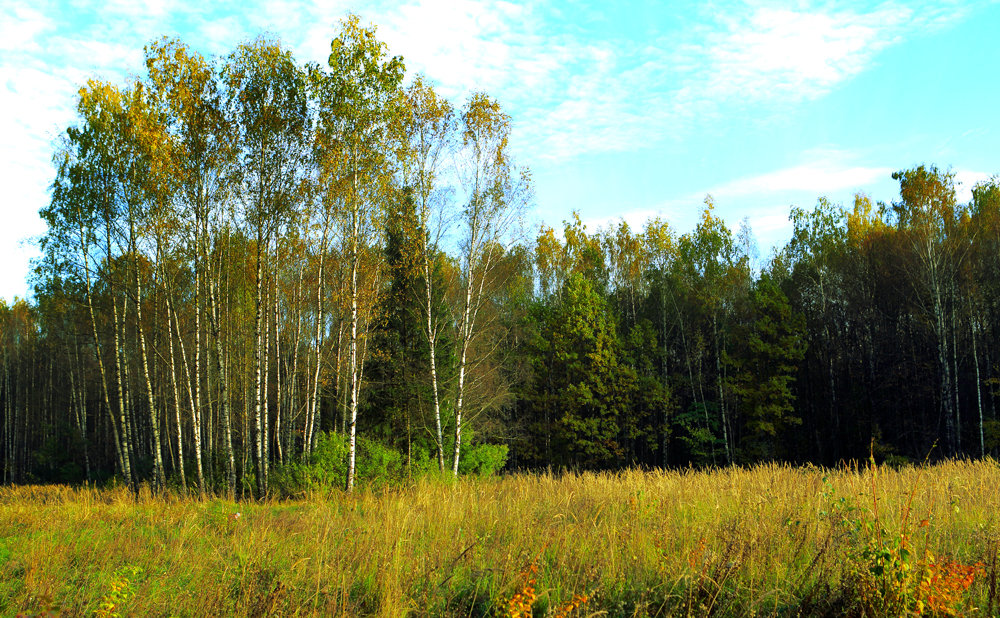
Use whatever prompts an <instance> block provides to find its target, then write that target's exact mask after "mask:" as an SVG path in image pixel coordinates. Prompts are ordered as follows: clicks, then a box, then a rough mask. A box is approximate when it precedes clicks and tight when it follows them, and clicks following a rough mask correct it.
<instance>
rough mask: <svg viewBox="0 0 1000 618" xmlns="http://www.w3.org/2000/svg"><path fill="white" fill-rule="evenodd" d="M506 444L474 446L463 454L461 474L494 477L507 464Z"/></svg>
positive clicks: (459, 464)
mask: <svg viewBox="0 0 1000 618" xmlns="http://www.w3.org/2000/svg"><path fill="white" fill-rule="evenodd" d="M508 450H509V449H508V448H507V445H506V444H474V445H472V446H471V447H469V448H466V449H465V450H464V451H463V452H462V459H461V460H460V461H459V463H458V472H459V474H474V475H476V476H483V477H485V476H493V475H494V474H496V473H497V472H499V471H500V470H502V469H503V467H504V466H505V465H506V464H507V452H508Z"/></svg>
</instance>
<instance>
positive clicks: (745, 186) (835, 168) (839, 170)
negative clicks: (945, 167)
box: [709, 160, 893, 199]
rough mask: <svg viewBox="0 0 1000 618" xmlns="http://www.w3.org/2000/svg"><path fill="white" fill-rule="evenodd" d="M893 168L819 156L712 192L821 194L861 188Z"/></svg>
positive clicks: (725, 195)
mask: <svg viewBox="0 0 1000 618" xmlns="http://www.w3.org/2000/svg"><path fill="white" fill-rule="evenodd" d="M892 172H893V170H892V168H888V167H869V166H862V165H850V164H845V163H843V162H840V161H836V160H817V161H810V162H807V163H803V164H801V165H796V166H793V167H788V168H785V169H780V170H775V171H773V172H768V173H766V174H761V175H758V176H751V177H746V178H739V179H736V180H732V181H729V182H726V183H724V184H722V185H719V186H717V187H715V188H714V189H712V190H710V191H709V193H711V194H712V196H714V197H715V198H716V199H721V198H739V197H745V196H753V195H762V194H769V193H770V194H773V193H788V192H809V193H813V194H815V195H817V196H818V195H823V194H825V193H831V192H835V191H843V190H845V189H846V190H853V189H858V188H861V187H864V186H867V185H870V184H871V183H873V182H875V181H878V180H883V179H885V177H886V176H888V175H890V174H892Z"/></svg>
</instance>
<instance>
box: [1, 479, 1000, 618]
mask: <svg viewBox="0 0 1000 618" xmlns="http://www.w3.org/2000/svg"><path fill="white" fill-rule="evenodd" d="M998 485H1000V466H998V465H997V463H996V462H994V461H991V460H987V461H977V462H970V461H964V462H950V463H943V464H939V465H935V466H931V467H928V468H925V469H923V470H922V471H921V470H920V469H917V468H903V469H898V470H897V469H889V468H878V469H874V470H872V469H842V470H835V471H831V470H824V469H819V468H795V467H789V466H781V465H761V466H756V467H753V468H749V469H742V468H730V469H723V470H711V471H696V470H688V471H679V472H677V471H671V472H663V471H628V472H623V473H620V474H567V475H562V476H553V475H515V476H508V477H503V478H499V479H493V480H479V479H467V480H462V481H460V482H458V483H457V484H448V483H443V482H438V481H435V480H433V479H424V480H417V481H414V482H413V483H412V484H411V485H409V486H406V487H399V488H395V489H392V490H389V491H384V492H381V493H378V494H375V493H366V492H363V491H362V492H359V493H357V494H355V495H346V494H345V495H340V496H335V497H334V498H332V499H319V498H316V499H307V500H302V501H295V502H271V503H264V504H257V503H234V502H231V501H227V500H220V499H213V500H209V501H205V502H199V501H193V500H186V499H180V498H178V497H177V496H172V495H167V496H159V497H154V496H151V495H150V494H149V493H148V492H145V493H142V494H141V495H140V496H138V498H133V497H132V496H130V495H129V494H128V493H127V492H126V491H125V490H97V489H85V488H84V489H79V488H77V489H74V488H66V487H16V488H9V487H8V488H2V489H0V608H2V609H3V611H2V613H3V614H4V615H9V614H12V613H17V612H19V611H20V612H26V613H28V612H42V611H45V610H52V611H59V612H62V613H63V615H82V614H93V613H94V612H104V613H103V614H102V615H115V614H119V615H145V616H156V615H178V616H186V615H187V616H190V615H238V616H243V615H254V616H264V615H312V614H317V615H324V616H325V615H370V614H377V615H385V616H402V615H435V616H437V615H455V616H466V615H474V616H483V615H490V616H492V615H507V614H509V613H518V612H521V614H522V615H523V614H524V613H525V612H527V611H529V610H530V611H531V612H533V614H534V615H536V616H544V615H579V616H590V615H595V614H596V615H612V616H632V615H659V616H674V615H681V616H683V615H690V616H701V615H708V614H712V615H720V616H729V615H731V616H751V615H755V616H770V615H775V616H786V615H815V616H823V615H831V616H833V615H852V614H853V615H859V616H860V615H878V612H879V611H887V610H880V609H879V608H880V607H890V605H886V604H885V603H887V601H884V599H883V598H882V597H877V595H876V596H872V595H874V594H875V593H874V592H872V590H874V588H872V586H874V585H878V584H880V580H879V579H878V578H879V577H881V575H879V573H880V572H882V571H883V570H884V569H882V566H880V565H882V563H881V562H878V563H877V564H876V559H875V558H872V557H871V555H874V554H875V553H878V551H881V550H880V549H879V548H881V547H883V546H885V547H891V542H892V540H893V539H896V540H897V541H898V537H901V538H904V539H905V540H904V542H903V546H905V547H909V548H912V552H910V551H909V550H908V551H907V554H910V553H912V555H914V556H918V558H917V559H912V558H911V559H910V562H909V563H908V564H909V566H908V567H906V569H911V570H912V571H913V573H914V576H913V578H912V581H911V580H909V579H908V580H907V582H910V583H908V584H907V586H910V587H909V588H906V590H904V591H903V593H904V598H903V603H904V605H905V607H908V608H916V607H923V608H924V611H925V613H929V612H931V610H933V611H935V612H937V613H938V614H951V615H962V614H969V615H996V614H997V613H998V612H1000V605H998V593H997V589H996V587H997V551H998V543H1000V523H998V519H997V511H998V507H1000V491H998ZM908 504H909V507H907V505H908ZM876 512H877V514H878V515H877V517H876ZM897 545H898V543H897ZM866 548H867V549H866ZM869 550H870V551H869ZM922 551H927V552H932V553H933V556H935V558H934V559H933V560H936V561H937V562H936V564H938V565H943V564H945V562H944V560H945V559H947V560H949V561H951V562H948V564H956V565H976V566H975V569H976V571H975V573H974V577H973V578H972V580H971V581H970V582H969V586H968V589H965V588H964V587H962V586H960V585H959V584H961V583H962V582H958V580H957V579H956V580H955V582H952V583H955V585H956V586H957V588H956V590H957V592H955V593H954V595H953V596H952V597H947V598H946V597H945V596H943V594H944V593H943V590H944V588H942V587H941V586H943V584H941V585H939V584H934V585H935V586H938V588H934V587H933V586H932V585H931V584H930V583H927V584H926V586H925V589H922V588H920V587H919V585H920V582H922V581H923V579H920V578H921V577H923V578H924V579H926V580H927V581H928V582H929V581H930V578H931V575H933V574H937V575H938V576H939V579H940V578H941V577H944V576H943V575H941V573H944V571H943V570H942V569H943V568H944V567H941V566H938V567H935V566H934V565H933V564H931V563H928V562H926V560H925V561H924V562H920V558H919V557H920V556H924V555H925V554H922V553H919V554H918V552H922ZM879 555H880V554H879ZM928 555H929V554H928ZM879 560H880V559H879ZM929 564H930V566H928V565H929ZM935 568H937V569H938V570H936V571H935V570H934V569H935ZM969 568H973V567H972V566H970V567H969ZM920 569H922V570H921V571H920V573H923V575H921V574H920V573H917V570H920ZM963 573H964V571H963ZM897 575H898V573H896V572H891V573H888V574H887V575H886V576H885V578H892V577H895V576H897ZM873 578H874V579H873ZM887 581H889V580H888V579H887ZM935 581H937V580H935ZM941 581H945V580H941ZM949 581H950V580H949ZM866 582H867V583H866ZM871 582H874V584H872V583H871ZM882 583H885V582H882ZM889 583H890V584H891V582H889ZM946 583H947V582H946ZM911 584H912V585H911ZM891 586H896V584H891ZM891 586H890V587H891ZM900 586H902V585H900ZM928 587H929V588H928ZM958 588H961V589H958ZM900 589H901V590H902V588H900ZM935 591H937V592H939V593H940V594H939V595H938V597H939V598H938V599H937V601H936V602H937V603H938V606H933V607H929V606H927V605H921V606H918V605H916V603H918V602H920V603H924V601H926V598H925V599H923V600H921V599H919V598H917V597H919V596H921V595H922V596H923V597H928V596H930V595H931V594H932V593H935ZM529 592H530V594H528V593H529ZM879 594H881V593H879ZM519 595H520V596H519ZM905 595H909V596H908V597H907V596H905ZM946 602H947V603H950V605H947V606H946V605H942V604H944V603H946ZM879 603H882V605H879ZM906 604H909V605H906ZM904 605H900V606H899V607H903V606H904ZM907 611H910V610H907ZM913 611H916V610H913ZM601 612H604V613H603V614H602V613H601Z"/></svg>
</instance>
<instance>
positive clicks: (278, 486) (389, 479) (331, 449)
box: [270, 433, 508, 497]
mask: <svg viewBox="0 0 1000 618" xmlns="http://www.w3.org/2000/svg"><path fill="white" fill-rule="evenodd" d="M348 449H349V444H348V439H347V436H345V435H343V434H339V433H320V434H319V435H318V436H317V438H316V448H315V449H313V451H312V454H311V455H310V457H309V459H308V461H306V462H290V463H286V464H285V465H282V466H277V467H275V469H274V470H273V471H272V472H271V478H270V485H271V489H272V491H273V492H274V493H275V494H276V495H278V496H283V497H293V496H302V495H310V494H321V495H322V494H330V493H336V492H339V491H340V490H341V489H343V487H344V479H345V478H346V475H347V455H348ZM507 452H508V448H507V446H506V445H503V444H473V445H472V446H470V447H469V448H467V449H465V450H464V451H463V453H462V459H461V461H460V463H459V472H460V473H461V474H470V475H476V476H481V477H487V476H492V475H493V474H496V473H497V472H498V471H500V470H501V469H503V467H504V465H506V463H507ZM410 455H411V456H410V460H409V461H407V459H406V454H405V453H403V452H400V451H398V450H396V449H394V448H392V447H389V446H386V445H384V444H381V443H379V442H376V441H374V440H371V439H369V438H366V437H364V436H359V437H358V439H357V470H356V474H357V477H356V482H357V484H358V485H359V486H360V487H364V488H368V489H383V488H386V487H389V486H393V485H398V484H400V483H403V482H405V481H409V480H412V479H413V478H415V477H421V476H428V475H434V474H436V473H437V472H438V468H437V458H436V455H435V453H433V452H432V451H431V450H430V449H429V448H427V447H425V446H414V448H413V449H412V451H411V453H410Z"/></svg>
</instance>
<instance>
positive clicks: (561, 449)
mask: <svg viewBox="0 0 1000 618" xmlns="http://www.w3.org/2000/svg"><path fill="white" fill-rule="evenodd" d="M542 320H543V323H542V327H541V329H540V333H539V336H538V337H537V338H536V341H535V342H534V344H533V349H532V355H533V366H534V369H535V381H534V385H533V388H532V390H531V395H530V396H531V401H532V403H533V404H534V405H533V410H532V413H531V414H532V416H533V417H534V418H535V419H540V420H542V423H541V426H542V427H541V429H542V431H544V432H546V433H547V434H548V435H549V436H550V437H547V438H545V439H547V440H548V439H550V440H551V444H552V445H551V447H550V448H549V453H548V455H549V456H550V457H551V460H550V461H551V462H553V463H557V464H561V465H567V466H575V467H583V468H595V467H597V468H599V467H604V466H608V465H613V464H615V463H616V462H619V461H621V460H622V459H623V455H624V452H623V449H622V445H621V442H620V431H621V426H620V425H619V423H620V421H621V420H623V418H624V417H625V415H626V414H627V413H628V408H627V406H628V404H629V403H630V400H631V397H632V393H633V392H634V389H635V383H636V375H635V372H634V371H633V370H632V369H631V368H630V367H627V366H623V365H622V364H621V362H620V354H621V344H620V342H619V340H618V335H617V326H616V324H615V321H614V318H613V315H612V314H611V312H610V311H608V306H607V302H606V300H605V299H604V298H603V297H602V296H601V295H600V294H599V293H598V292H597V290H596V289H595V288H594V284H593V283H592V282H591V281H590V280H588V279H586V278H584V277H583V276H582V275H579V274H577V273H573V274H572V275H570V277H569V280H568V281H567V282H566V285H565V287H564V288H563V290H562V291H561V294H560V300H559V301H558V302H557V303H556V304H555V306H553V307H552V308H551V309H549V310H548V311H545V312H544V313H543V315H542ZM538 437H539V438H542V437H543V436H538ZM536 448H537V447H536ZM543 450H545V449H537V450H536V452H537V453H539V454H541V451H543Z"/></svg>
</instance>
